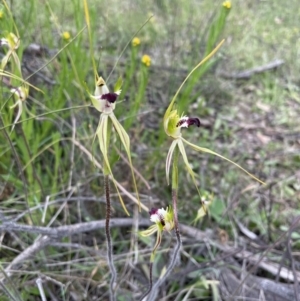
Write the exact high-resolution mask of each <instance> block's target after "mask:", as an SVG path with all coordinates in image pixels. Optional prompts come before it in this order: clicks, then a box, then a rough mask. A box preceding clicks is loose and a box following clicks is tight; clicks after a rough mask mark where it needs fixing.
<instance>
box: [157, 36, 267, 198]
mask: <svg viewBox="0 0 300 301" xmlns="http://www.w3.org/2000/svg"><path fill="white" fill-rule="evenodd" d="M222 43H223V41H222V42H221V43H220V44H219V45H218V46H217V47H216V48H215V49H214V50H213V51H212V52H211V53H210V54H209V55H208V56H206V57H205V58H204V59H203V60H202V61H201V62H200V63H199V64H198V65H197V66H196V67H195V68H194V69H193V70H192V71H191V72H190V73H189V75H188V76H187V77H186V79H185V80H184V81H183V83H182V84H181V86H180V87H179V89H178V91H177V92H176V94H175V96H174V97H173V99H172V101H171V103H170V104H169V106H168V108H167V110H166V112H165V115H164V120H163V124H164V130H165V133H166V134H167V135H168V136H169V137H171V138H172V139H173V142H172V144H171V146H170V149H169V152H168V155H167V160H166V177H167V183H168V184H169V173H170V166H171V162H172V155H173V153H174V150H175V149H176V148H177V147H178V149H179V152H180V153H181V155H182V158H183V161H184V163H185V166H186V168H187V171H188V173H189V174H190V175H191V177H192V180H193V182H194V184H195V186H196V188H197V190H198V193H199V195H200V192H199V189H198V187H197V183H196V179H195V174H194V172H193V170H192V168H191V166H190V164H189V161H188V157H187V154H186V151H185V145H187V146H190V147H191V148H192V149H194V150H195V151H198V152H204V153H209V154H212V155H215V156H218V157H220V158H222V159H224V160H227V161H229V162H230V163H232V164H234V165H235V166H237V167H238V168H240V169H241V170H243V171H244V172H245V173H246V174H248V175H249V176H251V177H252V178H253V179H255V180H256V181H258V182H260V183H262V184H265V183H264V182H262V181H261V180H259V179H258V178H256V177H255V176H254V175H252V174H251V173H249V172H248V171H247V170H245V169H244V168H242V167H241V166H240V165H238V164H237V163H235V162H233V161H231V160H229V159H227V158H226V157H224V156H222V155H220V154H218V153H216V152H214V151H212V150H210V149H208V148H204V147H200V146H198V145H196V144H193V143H191V142H189V141H188V140H186V139H184V138H183V136H182V133H181V129H182V128H188V127H190V126H191V125H196V126H197V127H199V126H200V120H199V119H198V118H191V117H187V116H181V117H180V115H179V114H178V112H177V110H176V109H174V108H173V107H174V104H175V100H176V98H177V95H178V94H179V92H180V90H181V88H182V87H183V85H184V83H185V82H186V81H187V79H188V78H189V77H190V75H191V74H192V73H193V72H194V71H195V70H196V69H197V68H198V67H200V66H201V65H202V64H203V63H205V62H206V61H207V60H208V59H209V58H210V57H212V56H213V55H214V54H215V52H216V51H217V50H218V49H219V48H220V47H221V45H222ZM200 198H201V195H200Z"/></svg>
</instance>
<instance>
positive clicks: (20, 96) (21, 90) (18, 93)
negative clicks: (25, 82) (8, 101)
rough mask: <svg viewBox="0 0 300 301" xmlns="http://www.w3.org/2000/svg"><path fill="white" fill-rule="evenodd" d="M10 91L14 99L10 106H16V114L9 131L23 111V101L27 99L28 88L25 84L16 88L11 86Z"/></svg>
mask: <svg viewBox="0 0 300 301" xmlns="http://www.w3.org/2000/svg"><path fill="white" fill-rule="evenodd" d="M10 92H11V93H12V94H13V96H14V97H15V99H16V103H15V104H14V105H12V106H11V107H10V108H11V109H13V108H15V107H18V113H17V116H16V118H15V120H14V123H13V126H12V129H11V131H13V129H14V127H15V125H16V123H17V122H18V121H19V119H20V117H21V115H22V112H23V102H24V101H25V100H26V99H27V97H28V94H29V88H28V87H27V86H21V87H18V88H13V89H11V90H10Z"/></svg>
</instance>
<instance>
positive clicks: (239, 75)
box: [218, 60, 284, 79]
mask: <svg viewBox="0 0 300 301" xmlns="http://www.w3.org/2000/svg"><path fill="white" fill-rule="evenodd" d="M282 64H284V61H283V60H274V61H272V62H270V63H268V64H266V65H263V66H258V67H254V68H252V69H248V70H245V71H241V72H236V73H233V74H229V73H226V72H220V73H219V74H218V75H219V76H221V77H224V78H228V79H250V78H251V77H252V76H253V75H255V74H258V73H263V72H266V71H270V70H273V69H276V68H278V67H280V66H281V65H282Z"/></svg>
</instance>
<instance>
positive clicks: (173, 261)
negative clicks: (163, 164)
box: [148, 146, 182, 301]
mask: <svg viewBox="0 0 300 301" xmlns="http://www.w3.org/2000/svg"><path fill="white" fill-rule="evenodd" d="M178 157H179V148H178V146H176V148H175V150H174V156H173V165H172V205H173V214H174V226H175V234H176V240H177V242H176V246H175V248H174V252H173V254H172V256H171V260H170V264H169V266H168V268H167V270H166V273H165V274H164V275H163V277H162V278H161V279H159V280H158V281H157V282H156V284H155V285H154V287H153V290H152V293H151V294H150V296H149V298H148V301H152V300H153V301H154V300H157V293H158V289H159V287H160V286H161V285H162V284H163V283H164V281H165V280H166V279H167V278H168V277H169V275H170V274H171V272H172V271H173V269H174V267H175V265H176V264H177V262H178V258H179V254H180V249H181V245H182V241H181V236H180V231H179V223H178V216H177V191H178Z"/></svg>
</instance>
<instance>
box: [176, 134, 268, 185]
mask: <svg viewBox="0 0 300 301" xmlns="http://www.w3.org/2000/svg"><path fill="white" fill-rule="evenodd" d="M182 141H183V142H185V143H186V144H188V145H189V146H190V147H192V148H193V149H194V150H196V151H198V152H204V153H208V154H212V155H215V156H217V157H219V158H222V159H224V160H226V161H228V162H230V163H232V164H233V165H235V166H236V167H238V168H239V169H241V170H242V171H243V172H245V173H246V174H247V175H248V176H250V177H251V178H253V179H254V180H256V181H257V182H259V183H261V184H263V185H266V183H265V182H263V181H262V180H260V179H259V178H257V177H255V176H254V175H253V174H251V173H250V172H248V171H247V170H246V169H245V168H243V167H242V166H240V165H239V164H237V163H235V162H234V161H232V160H230V159H228V158H226V157H224V156H222V155H220V154H218V153H216V152H214V151H212V150H210V149H208V148H205V147H200V146H198V145H196V144H193V143H190V142H189V141H187V140H186V139H184V138H182Z"/></svg>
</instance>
